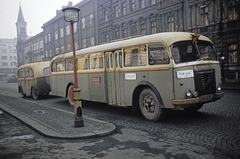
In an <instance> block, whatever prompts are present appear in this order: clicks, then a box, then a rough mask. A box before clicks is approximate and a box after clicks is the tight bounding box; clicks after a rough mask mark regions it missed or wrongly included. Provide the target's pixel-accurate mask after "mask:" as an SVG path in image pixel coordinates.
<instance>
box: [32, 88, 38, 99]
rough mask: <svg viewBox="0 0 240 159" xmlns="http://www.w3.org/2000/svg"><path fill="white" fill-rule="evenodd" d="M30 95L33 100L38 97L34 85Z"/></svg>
mask: <svg viewBox="0 0 240 159" xmlns="http://www.w3.org/2000/svg"><path fill="white" fill-rule="evenodd" d="M32 97H33V99H35V100H37V99H39V95H38V94H37V91H36V89H35V88H34V87H33V88H32Z"/></svg>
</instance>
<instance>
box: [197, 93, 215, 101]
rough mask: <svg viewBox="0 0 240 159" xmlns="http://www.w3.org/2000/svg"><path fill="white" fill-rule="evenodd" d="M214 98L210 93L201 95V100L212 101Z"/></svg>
mask: <svg viewBox="0 0 240 159" xmlns="http://www.w3.org/2000/svg"><path fill="white" fill-rule="evenodd" d="M212 99H213V95H212V94H210V95H203V96H201V97H200V101H201V102H208V101H211V100H212Z"/></svg>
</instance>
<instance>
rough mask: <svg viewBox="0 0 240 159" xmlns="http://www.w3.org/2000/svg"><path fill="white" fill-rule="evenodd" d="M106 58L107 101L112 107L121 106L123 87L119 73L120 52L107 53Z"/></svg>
mask: <svg viewBox="0 0 240 159" xmlns="http://www.w3.org/2000/svg"><path fill="white" fill-rule="evenodd" d="M105 57H106V58H105V59H106V87H107V101H108V104H111V105H121V92H122V91H121V90H122V87H121V83H120V81H121V80H120V72H119V60H118V59H119V51H115V52H114V53H112V52H107V53H106V54H105Z"/></svg>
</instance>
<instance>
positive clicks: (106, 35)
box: [104, 33, 109, 42]
mask: <svg viewBox="0 0 240 159" xmlns="http://www.w3.org/2000/svg"><path fill="white" fill-rule="evenodd" d="M104 36H105V37H104V38H105V42H108V40H109V39H108V33H106V34H105V35H104Z"/></svg>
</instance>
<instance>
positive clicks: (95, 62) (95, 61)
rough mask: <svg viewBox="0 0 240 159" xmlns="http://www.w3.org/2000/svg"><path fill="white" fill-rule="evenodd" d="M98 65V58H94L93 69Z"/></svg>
mask: <svg viewBox="0 0 240 159" xmlns="http://www.w3.org/2000/svg"><path fill="white" fill-rule="evenodd" d="M96 66H97V58H93V59H92V69H95V68H96Z"/></svg>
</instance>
